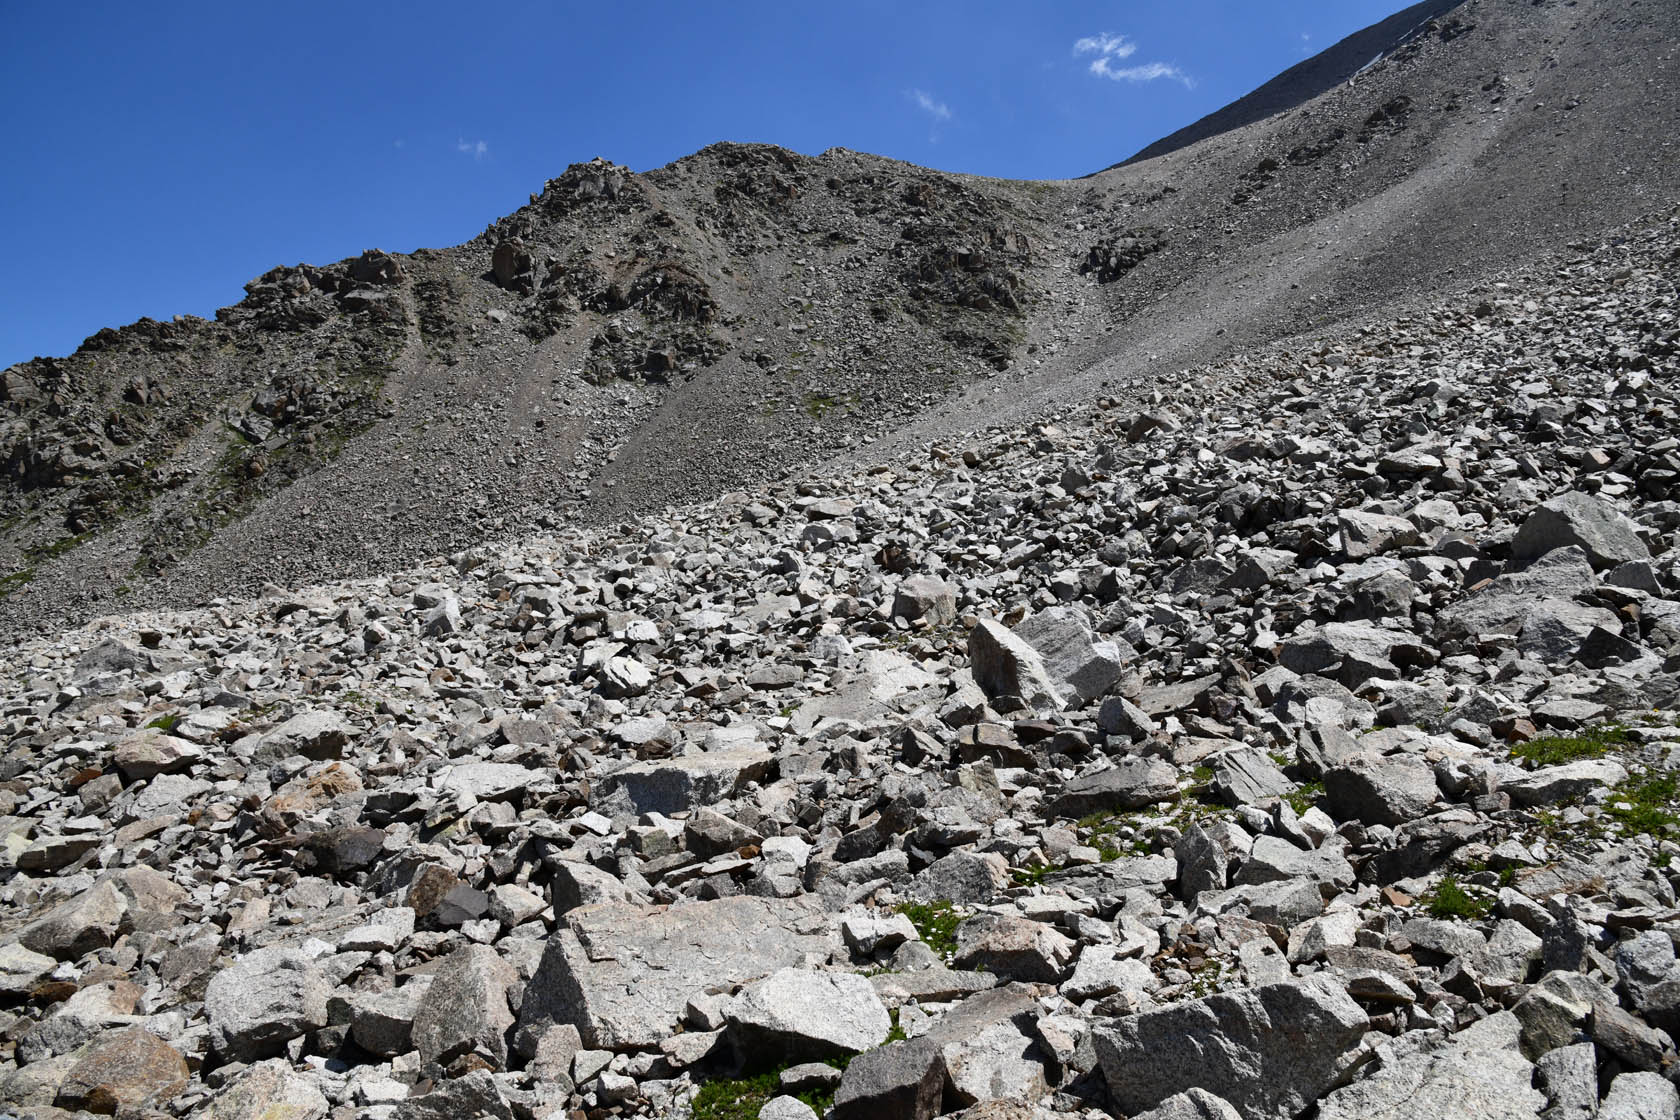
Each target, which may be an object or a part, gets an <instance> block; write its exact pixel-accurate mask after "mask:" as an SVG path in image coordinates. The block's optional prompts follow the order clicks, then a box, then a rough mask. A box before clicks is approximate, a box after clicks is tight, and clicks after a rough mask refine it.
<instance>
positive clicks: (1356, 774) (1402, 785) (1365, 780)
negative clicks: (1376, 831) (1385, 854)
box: [1324, 754, 1441, 825]
mask: <svg viewBox="0 0 1680 1120" xmlns="http://www.w3.org/2000/svg"><path fill="white" fill-rule="evenodd" d="M1324 792H1325V795H1326V797H1327V798H1328V799H1329V802H1330V815H1331V816H1333V817H1335V818H1337V819H1338V820H1344V821H1346V820H1355V821H1363V822H1364V823H1366V824H1386V825H1399V824H1405V823H1406V822H1407V821H1410V820H1416V819H1417V818H1418V817H1421V816H1423V815H1424V814H1425V813H1427V812H1428V811H1429V807H1430V806H1431V805H1433V804H1435V802H1436V801H1438V800H1439V799H1440V797H1441V790H1440V787H1439V786H1438V785H1437V784H1436V781H1435V771H1434V769H1433V768H1432V767H1431V766H1430V765H1429V763H1428V762H1427V761H1426V760H1424V759H1422V758H1420V757H1418V756H1416V755H1410V754H1397V755H1382V756H1375V755H1368V754H1361V755H1355V756H1353V757H1352V758H1349V759H1348V760H1346V761H1345V762H1343V763H1342V764H1341V765H1339V766H1335V767H1332V768H1331V769H1329V770H1327V771H1325V774H1324Z"/></svg>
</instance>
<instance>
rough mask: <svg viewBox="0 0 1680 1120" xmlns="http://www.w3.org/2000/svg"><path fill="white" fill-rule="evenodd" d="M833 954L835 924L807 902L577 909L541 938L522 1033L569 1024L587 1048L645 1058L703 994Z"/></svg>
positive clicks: (747, 900) (752, 900)
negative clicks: (633, 1052) (639, 1053)
mask: <svg viewBox="0 0 1680 1120" xmlns="http://www.w3.org/2000/svg"><path fill="white" fill-rule="evenodd" d="M839 948H840V936H839V932H838V927H837V925H836V919H835V918H834V917H833V916H831V915H830V914H829V913H828V912H827V911H826V910H825V909H824V908H823V906H822V905H821V903H820V902H818V901H816V900H814V899H811V898H809V897H798V898H789V899H769V898H756V897H747V896H740V897H734V898H720V899H714V900H712V901H709V902H697V903H691V904H688V905H683V906H672V907H669V908H662V907H641V906H630V905H626V904H622V903H607V904H603V905H599V906H584V907H580V908H579V909H577V910H573V911H572V912H571V913H569V914H567V915H566V918H565V927H564V928H563V929H559V930H556V931H555V933H554V934H553V935H552V936H551V937H550V938H549V939H548V947H547V949H546V950H544V952H543V957H542V963H541V964H540V965H538V967H537V972H536V975H534V976H533V977H532V978H531V981H530V983H529V984H528V985H527V986H526V989H525V999H524V1003H523V1006H522V1008H521V1011H520V1018H519V1025H520V1032H521V1034H525V1035H529V1036H531V1037H535V1034H536V1033H537V1032H539V1031H540V1030H541V1029H542V1028H544V1027H546V1026H547V1025H548V1024H550V1023H559V1024H565V1023H571V1024H573V1025H575V1026H576V1027H577V1029H578V1033H579V1034H580V1035H581V1036H582V1038H583V1043H584V1045H585V1046H587V1047H590V1048H592V1049H599V1050H623V1049H642V1050H652V1049H655V1048H657V1047H658V1045H659V1043H660V1041H661V1040H662V1039H664V1038H666V1037H667V1036H669V1035H670V1034H672V1033H673V1032H674V1031H675V1029H676V1026H677V1023H678V1022H679V1021H680V1020H681V1018H682V1015H683V1010H684V1008H685V1007H686V1006H687V1004H688V1001H689V999H691V998H692V997H694V996H696V995H699V994H700V993H702V992H703V991H705V990H706V988H707V987H709V986H712V985H718V984H745V983H748V982H750V981H753V980H757V979H759V978H760V977H762V976H767V975H769V974H770V973H772V972H774V971H776V970H777V969H780V968H804V967H810V966H819V965H822V964H825V963H827V962H828V960H829V957H830V956H831V955H832V954H833V953H834V952H835V951H836V950H838V949H839Z"/></svg>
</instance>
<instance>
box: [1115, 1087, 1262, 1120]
mask: <svg viewBox="0 0 1680 1120" xmlns="http://www.w3.org/2000/svg"><path fill="white" fill-rule="evenodd" d="M1132 1120H1243V1117H1242V1113H1240V1112H1238V1111H1237V1110H1236V1109H1234V1108H1232V1107H1231V1104H1230V1102H1229V1101H1227V1100H1225V1099H1224V1098H1223V1097H1217V1096H1215V1095H1213V1094H1212V1093H1210V1092H1208V1091H1207V1090H1206V1089H1190V1090H1187V1091H1185V1092H1183V1093H1175V1094H1173V1095H1172V1096H1170V1097H1168V1098H1167V1099H1166V1100H1164V1101H1162V1102H1161V1103H1160V1104H1158V1105H1156V1106H1155V1107H1154V1108H1152V1109H1150V1110H1149V1111H1148V1112H1140V1113H1138V1114H1137V1115H1136V1116H1134V1117H1132Z"/></svg>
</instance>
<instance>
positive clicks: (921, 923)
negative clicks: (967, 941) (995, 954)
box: [898, 898, 962, 958]
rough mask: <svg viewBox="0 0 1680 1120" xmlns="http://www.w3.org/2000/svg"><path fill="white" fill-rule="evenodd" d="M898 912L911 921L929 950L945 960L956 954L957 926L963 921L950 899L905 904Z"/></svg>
mask: <svg viewBox="0 0 1680 1120" xmlns="http://www.w3.org/2000/svg"><path fill="white" fill-rule="evenodd" d="M898 912H899V913H900V914H903V915H904V916H905V917H906V918H909V919H910V924H911V925H913V926H915V927H916V935H917V936H918V937H920V938H921V939H922V940H923V941H924V942H926V943H927V947H928V948H929V949H932V950H933V951H934V952H935V953H938V954H939V955H940V956H941V957H944V958H949V957H951V956H952V955H953V954H954V953H956V951H957V924H958V923H959V922H960V921H961V920H962V919H960V918H959V917H958V916H957V912H956V910H955V909H954V908H953V907H952V905H951V900H950V899H948V898H942V899H939V900H937V901H934V902H904V903H900V904H899V907H898Z"/></svg>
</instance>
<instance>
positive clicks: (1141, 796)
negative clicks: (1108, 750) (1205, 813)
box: [1045, 755, 1178, 819]
mask: <svg viewBox="0 0 1680 1120" xmlns="http://www.w3.org/2000/svg"><path fill="white" fill-rule="evenodd" d="M1177 799H1178V772H1177V771H1176V770H1174V769H1173V768H1172V767H1171V766H1169V765H1167V764H1166V763H1165V762H1162V761H1161V760H1160V759H1158V758H1144V757H1142V756H1139V755H1132V756H1129V757H1127V758H1122V759H1120V760H1119V761H1118V762H1116V763H1115V764H1114V765H1113V766H1110V767H1107V768H1105V769H1102V770H1096V771H1093V772H1092V773H1089V774H1086V775H1084V776H1082V777H1078V778H1075V779H1073V781H1071V782H1068V783H1067V784H1066V785H1064V786H1062V788H1061V789H1060V790H1058V791H1057V792H1056V795H1055V796H1054V797H1053V798H1051V799H1050V801H1049V803H1048V804H1047V805H1046V806H1045V812H1046V814H1047V815H1049V816H1054V817H1073V818H1075V819H1077V818H1079V817H1083V816H1087V815H1089V814H1091V813H1101V812H1112V811H1115V810H1125V809H1141V808H1143V807H1144V806H1146V805H1154V804H1156V803H1157V802H1161V801H1176V800H1177Z"/></svg>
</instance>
